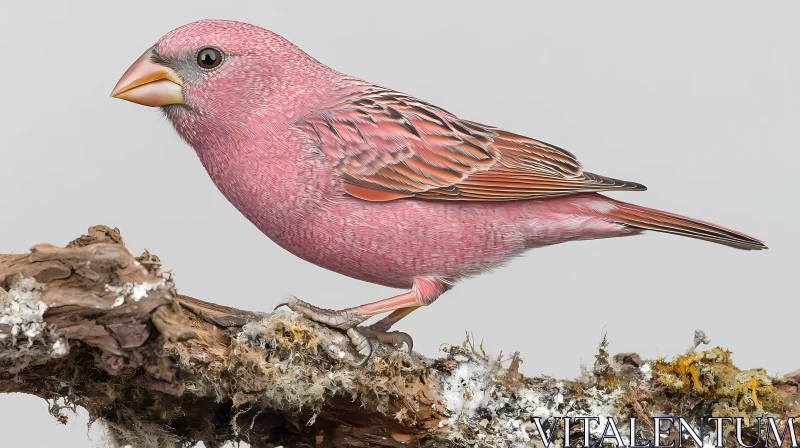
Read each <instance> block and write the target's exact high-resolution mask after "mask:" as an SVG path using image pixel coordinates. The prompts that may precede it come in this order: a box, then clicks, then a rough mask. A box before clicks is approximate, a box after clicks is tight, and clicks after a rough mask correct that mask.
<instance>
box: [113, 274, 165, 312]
mask: <svg viewBox="0 0 800 448" xmlns="http://www.w3.org/2000/svg"><path fill="white" fill-rule="evenodd" d="M143 269H144V268H143ZM171 286H172V277H171V275H170V274H169V273H164V274H162V276H161V279H159V281H157V282H155V283H148V282H142V283H134V282H125V283H123V284H122V285H120V286H113V285H105V290H106V292H110V293H114V294H119V296H117V298H116V300H114V304H113V305H112V306H113V307H114V308H116V307H118V306H121V305H123V304H124V303H126V301H134V302H138V301H140V300H142V299H143V298H145V297H147V294H148V293H149V292H150V291H158V290H162V289H165V288H168V287H171ZM167 297H169V296H167Z"/></svg>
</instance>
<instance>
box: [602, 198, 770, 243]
mask: <svg viewBox="0 0 800 448" xmlns="http://www.w3.org/2000/svg"><path fill="white" fill-rule="evenodd" d="M614 203H615V205H616V207H615V209H613V210H611V211H609V212H607V213H606V214H605V215H606V219H608V220H610V221H613V222H618V223H620V224H624V225H626V226H630V227H635V228H637V229H643V230H655V231H657V232H665V233H673V234H675V235H683V236H688V237H689V238H697V239H701V240H706V241H711V242H713V243H719V244H724V245H726V246H731V247H735V248H737V249H745V250H761V249H766V248H767V246H766V245H765V244H764V242H763V241H760V240H757V239H755V238H753V237H752V236H749V235H745V234H744V233H740V232H737V231H735V230H731V229H726V228H725V227H720V226H718V225H716V224H711V223H710V222H705V221H700V220H698V219H692V218H688V217H686V216H681V215H676V214H674V213H668V212H664V211H661V210H655V209H652V208H647V207H641V206H638V205H633V204H628V203H625V202H619V201H614Z"/></svg>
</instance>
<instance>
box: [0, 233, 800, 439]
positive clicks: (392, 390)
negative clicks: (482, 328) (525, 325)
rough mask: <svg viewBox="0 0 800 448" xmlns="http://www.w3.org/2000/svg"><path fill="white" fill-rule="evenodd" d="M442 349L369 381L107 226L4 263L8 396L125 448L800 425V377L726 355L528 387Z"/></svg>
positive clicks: (392, 353) (465, 350) (316, 333)
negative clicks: (212, 298) (76, 415)
mask: <svg viewBox="0 0 800 448" xmlns="http://www.w3.org/2000/svg"><path fill="white" fill-rule="evenodd" d="M704 342H707V340H705V339H704V337H703V335H702V334H698V337H697V338H696V345H699V344H701V343H704ZM442 351H443V353H444V357H442V358H440V359H428V358H425V357H423V356H421V355H418V354H416V353H415V354H413V355H410V356H409V355H407V354H405V353H403V352H401V351H397V350H394V349H392V348H391V347H386V346H383V345H381V344H376V347H375V355H374V356H373V358H372V360H371V361H370V363H369V364H368V365H367V366H366V367H364V368H353V367H350V365H349V362H350V361H352V360H354V359H355V357H356V356H358V355H357V354H355V353H353V351H352V348H351V347H350V344H349V342H348V340H347V338H346V337H345V336H344V335H343V334H342V333H340V332H338V331H333V330H330V329H328V328H325V327H322V326H319V325H317V324H315V323H313V322H309V321H307V320H305V319H302V318H300V317H298V316H296V315H294V314H292V313H290V312H288V311H285V310H284V311H278V312H275V313H273V314H269V315H267V314H257V313H253V312H248V311H242V310H237V309H233V308H229V307H225V306H221V305H216V304H213V303H209V302H204V301H201V300H197V299H194V298H191V297H187V296H184V295H181V294H179V293H178V292H177V291H176V288H175V284H174V282H173V280H172V278H171V275H170V274H169V273H168V272H162V270H161V263H160V261H159V259H158V257H156V256H154V255H152V254H149V253H147V252H145V253H144V254H142V255H140V256H138V257H134V256H133V255H131V254H130V253H129V252H128V250H127V249H126V248H125V246H124V244H123V241H122V238H121V236H120V233H119V231H118V230H117V229H110V228H108V227H105V226H96V227H93V228H91V229H89V233H88V234H87V235H84V236H81V237H80V238H78V239H76V240H75V241H72V242H71V243H69V244H67V245H66V246H65V247H56V246H52V245H49V244H40V245H37V246H35V247H33V248H32V249H31V251H30V253H27V254H18V255H0V391H1V392H22V393H27V394H32V395H36V396H39V397H42V398H44V399H46V400H48V402H49V403H50V413H51V414H52V415H53V416H54V417H55V418H57V419H58V420H59V421H62V422H63V423H66V420H67V418H68V416H69V412H68V410H69V409H74V408H75V407H77V406H80V407H83V408H85V409H86V410H87V411H88V413H89V415H90V416H91V418H92V419H93V421H99V422H101V424H103V425H106V426H107V428H108V434H109V445H119V446H122V445H128V444H129V445H132V446H142V447H151V446H152V447H155V446H159V447H161V446H176V447H178V446H192V445H194V444H196V443H198V442H205V444H206V446H209V447H214V446H221V445H222V444H223V443H225V442H227V441H242V442H247V443H249V444H251V445H252V446H256V447H272V446H298V447H302V446H308V447H344V446H355V447H401V446H402V447H407V446H412V447H414V446H425V447H454V446H527V445H530V444H537V445H538V444H540V443H538V442H533V441H536V440H540V439H539V434H538V431H537V429H535V422H534V417H542V421H543V426H544V429H545V430H546V431H549V429H550V426H551V424H550V423H549V418H550V417H552V416H579V415H589V416H600V417H601V418H605V417H616V418H618V419H625V420H624V421H627V418H628V417H631V416H636V417H639V418H640V419H641V420H640V422H641V423H640V424H641V425H642V426H641V427H640V431H641V434H640V437H641V438H642V440H651V439H652V430H653V427H652V424H649V423H648V422H650V420H649V418H650V417H652V416H653V415H662V414H672V415H679V416H683V417H685V418H687V420H690V421H695V420H696V419H697V418H699V417H702V416H711V415H731V416H740V417H743V418H745V420H746V421H749V422H752V421H754V420H755V418H756V417H765V416H773V417H775V418H776V419H778V421H782V422H785V421H787V419H789V418H790V417H796V416H798V415H799V414H800V404H798V402H800V391H799V390H798V381H800V371H798V372H795V373H793V374H790V375H787V376H785V377H783V378H775V377H771V376H769V375H768V374H767V373H766V372H764V371H763V370H760V369H753V370H740V369H738V368H736V367H735V366H734V365H733V364H732V363H731V362H730V352H728V351H726V350H723V349H721V348H713V349H710V350H706V351H695V350H694V349H690V350H689V351H687V352H686V353H685V354H683V355H680V356H678V357H676V358H674V359H672V360H663V359H660V360H654V361H645V360H641V359H640V358H639V356H637V355H636V354H619V355H614V356H612V355H610V354H609V353H608V348H607V343H606V342H605V340H604V341H603V342H602V343H601V344H600V347H599V352H598V355H597V359H596V361H595V363H594V366H592V368H591V369H587V370H586V371H585V372H584V374H583V375H582V376H581V377H580V378H578V379H574V380H558V379H554V378H527V377H524V376H523V375H521V374H519V372H518V369H519V365H520V362H521V359H520V357H519V355H518V354H514V355H512V356H510V357H505V358H504V357H502V355H501V356H500V357H490V356H488V355H487V354H486V353H484V352H483V350H482V347H480V346H478V347H476V346H475V344H474V343H473V342H472V341H471V340H469V339H468V340H467V341H466V342H465V343H464V344H461V345H449V344H443V345H442ZM798 420H800V419H798ZM619 421H622V420H619ZM796 424H797V423H795V425H796ZM562 431H563V425H558V426H557V428H556V436H555V437H556V438H559V437H562V438H563V434H562ZM623 432H624V431H623ZM571 433H572V435H573V437H572V440H573V443H575V444H578V443H579V441H580V440H582V437H583V436H582V432H581V430H580V428H579V427H578V426H577V425H576V426H575V427H573V428H572V431H571ZM798 434H800V429H798ZM730 436H731V435H730V434H729V435H728V437H730ZM754 436H755V433H754V432H752V431H749V430H748V433H747V435H746V437H749V438H750V439H748V440H755V438H754ZM592 437H593V439H592V440H593V441H598V440H599V439H598V438H597V437H598V434H593V435H592ZM558 446H561V445H560V444H559V445H558Z"/></svg>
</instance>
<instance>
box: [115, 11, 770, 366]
mask: <svg viewBox="0 0 800 448" xmlns="http://www.w3.org/2000/svg"><path fill="white" fill-rule="evenodd" d="M112 96H114V97H116V98H121V99H125V100H128V101H132V102H135V103H139V104H143V105H146V106H154V107H160V108H161V109H162V110H163V112H164V113H165V115H166V116H167V118H168V119H169V120H170V122H171V123H172V125H173V126H174V127H175V129H176V130H177V132H178V133H179V134H180V135H181V137H182V138H183V139H184V140H185V141H186V142H187V143H188V144H189V145H191V146H192V147H193V148H194V150H195V152H196V153H197V155H198V157H199V159H200V161H201V163H202V164H203V166H204V167H205V169H206V170H207V172H208V173H209V175H210V176H211V178H212V180H213V181H214V184H215V185H216V186H217V187H218V188H219V190H220V191H221V192H222V194H223V195H224V196H225V197H226V198H227V199H228V200H229V201H230V202H231V203H232V204H233V205H234V206H235V207H236V208H237V209H238V210H239V211H240V212H241V213H243V214H244V216H246V217H247V218H248V219H249V220H250V221H251V222H252V223H253V224H255V225H256V226H257V227H258V228H259V229H260V230H261V231H262V232H263V233H264V234H265V235H267V236H268V237H269V238H271V239H272V240H273V241H275V242H276V243H277V244H279V245H280V246H282V247H283V248H285V249H287V250H289V251H290V252H292V253H293V254H295V255H297V256H299V257H301V258H303V259H305V260H308V261H310V262H312V263H315V264H317V265H319V266H322V267H324V268H327V269H330V270H333V271H335V272H339V273H341V274H344V275H347V276H350V277H353V278H356V279H360V280H364V281H368V282H372V283H377V284H380V285H385V286H390V287H395V288H404V289H407V290H408V291H407V292H405V293H403V294H400V295H397V296H395V297H392V298H389V299H386V300H380V301H377V302H373V303H369V304H366V305H361V306H357V307H353V308H348V309H344V310H335V311H334V310H327V309H321V308H317V307H315V306H313V305H310V304H308V303H306V302H303V301H301V300H298V299H292V300H290V301H288V302H287V303H285V305H287V306H289V307H290V308H291V309H293V310H294V311H296V312H299V313H302V314H303V315H304V316H306V317H308V318H310V319H312V320H315V321H317V322H320V323H323V324H326V325H329V326H331V327H335V328H339V329H341V330H343V331H345V332H346V333H347V334H348V336H349V337H350V339H351V341H352V342H353V343H354V344H355V345H356V347H357V348H358V350H359V351H362V350H367V351H368V353H367V355H366V356H365V357H364V358H363V359H362V361H361V363H365V362H367V360H368V359H369V356H370V354H371V352H372V345H371V341H372V340H380V341H383V342H386V343H389V344H395V345H400V344H406V345H407V346H408V349H409V351H410V350H411V346H412V342H411V338H410V337H409V336H408V335H407V334H406V333H402V332H398V331H390V329H391V327H392V326H393V325H394V324H395V323H396V322H397V321H399V320H400V319H402V318H403V317H405V316H407V315H408V314H409V313H411V312H412V311H414V310H416V309H418V308H420V307H422V306H425V305H429V304H431V303H432V302H433V301H434V300H436V299H437V298H438V297H439V296H440V295H441V294H443V293H444V292H446V291H447V290H449V289H450V288H452V287H453V285H454V284H455V283H456V282H458V281H459V280H461V279H463V278H466V277H469V276H474V275H477V274H480V273H482V272H485V271H486V270H488V269H491V268H492V267H495V266H498V265H501V264H502V263H503V262H505V261H507V260H509V259H511V258H513V257H515V256H517V255H519V254H520V253H522V252H524V251H526V250H528V249H531V248H537V247H542V246H548V245H552V244H558V243H563V242H567V241H577V240H589V239H598V238H613V237H621V236H629V235H635V234H638V233H640V232H641V231H643V230H655V231H658V232H666V233H673V234H676V235H683V236H688V237H692V238H698V239H703V240H707V241H712V242H716V243H721V244H726V245H729V246H733V247H737V248H740V249H766V246H765V245H764V243H762V242H761V241H759V240H757V239H755V238H752V237H750V236H747V235H745V234H743V233H739V232H736V231H733V230H729V229H726V228H723V227H720V226H717V225H714V224H711V223H708V222H704V221H699V220H695V219H691V218H687V217H684V216H680V215H675V214H672V213H667V212H662V211H658V210H653V209H649V208H645V207H640V206H636V205H632V204H627V203H623V202H619V201H616V200H613V199H610V198H607V197H605V196H602V195H600V194H598V192H601V191H624V190H630V191H641V190H644V189H645V187H644V186H643V185H641V184H638V183H635V182H629V181H623V180H619V179H614V178H611V177H606V176H601V175H598V174H593V173H590V172H587V171H584V170H583V167H582V165H581V163H580V162H579V161H578V159H577V158H576V157H575V156H574V155H573V154H572V153H570V152H569V151H566V150H564V149H561V148H559V147H556V146H553V145H550V144H548V143H545V142H542V141H539V140H535V139H532V138H528V137H525V136H522V135H518V134H514V133H512V132H509V131H506V130H503V129H500V128H497V127H493V126H487V125H483V124H480V123H476V122H473V121H469V120H464V119H461V118H459V117H457V116H455V115H453V114H451V113H450V112H448V111H446V110H444V109H442V108H439V107H437V106H434V105H432V104H430V103H427V102H425V101H422V100H420V99H417V98H414V97H412V96H409V95H406V94H404V93H400V92H396V91H393V90H391V89H387V88H384V87H380V86H377V85H374V84H371V83H369V82H367V81H364V80H361V79H358V78H355V77H352V76H348V75H345V74H342V73H339V72H337V71H336V70H333V69H331V68H330V67H327V66H326V65H324V64H322V63H321V62H319V61H317V60H316V59H314V58H312V57H311V56H309V55H308V54H306V53H305V52H303V51H302V50H300V49H299V48H298V47H296V46H295V45H293V44H292V43H290V42H289V41H287V40H286V39H284V38H282V37H281V36H279V35H277V34H275V33H272V32H270V31H268V30H265V29H262V28H259V27H257V26H254V25H249V24H245V23H239V22H232V21H224V20H204V21H200V22H194V23H190V24H188V25H185V26H182V27H180V28H177V29H175V30H173V31H171V32H169V33H168V34H166V35H165V36H164V37H162V38H161V39H160V40H159V41H158V43H156V45H154V46H153V47H151V48H149V49H148V50H147V51H145V53H144V54H143V55H142V56H141V57H140V58H139V59H138V60H137V61H136V62H135V63H134V64H133V65H132V66H131V67H130V68H129V69H128V71H126V72H125V74H124V75H123V76H122V79H120V81H119V83H118V84H117V86H116V87H115V88H114V91H113V92H112ZM384 313H390V314H389V315H388V316H387V317H385V318H384V319H383V320H381V321H379V322H377V323H376V324H373V325H371V326H360V325H361V324H362V323H363V322H364V321H366V320H367V319H368V318H370V317H373V316H376V315H379V314H384Z"/></svg>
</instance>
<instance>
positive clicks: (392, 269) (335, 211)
mask: <svg viewBox="0 0 800 448" xmlns="http://www.w3.org/2000/svg"><path fill="white" fill-rule="evenodd" d="M592 196H596V197H592ZM596 200H601V201H602V200H607V199H606V198H604V197H602V196H599V195H590V196H589V197H585V198H584V197H580V196H578V197H572V198H552V199H540V200H529V201H513V202H480V203H466V202H444V201H419V200H397V201H390V202H382V203H373V202H366V201H362V200H358V199H355V198H350V197H343V198H341V199H339V200H336V201H334V202H333V203H332V204H331V205H329V206H327V207H325V208H324V209H321V210H320V213H319V214H317V215H316V216H315V217H314V218H312V219H309V220H307V221H305V222H304V223H302V224H300V225H298V226H297V228H296V229H295V231H287V232H286V233H284V234H283V235H281V236H280V237H279V238H278V239H277V240H276V242H277V243H278V244H280V245H281V246H283V247H284V248H286V249H287V250H289V251H290V252H292V253H294V254H295V255H298V256H300V257H301V258H303V259H305V260H307V261H310V262H312V263H314V264H316V265H318V266H321V267H324V268H326V269H329V270H332V271H335V272H338V273H341V274H343V275H347V276H349V277H353V278H357V279H360V280H364V281H368V282H372V283H377V284H381V285H385V286H391V287H397V288H410V287H411V286H412V283H413V280H414V278H415V277H421V276H433V277H437V278H440V279H444V280H447V281H451V282H455V281H458V280H460V279H462V278H465V277H470V276H474V275H477V274H480V273H482V272H485V271H487V270H491V269H494V268H497V267H499V266H501V265H502V264H504V263H506V262H508V261H510V260H512V259H513V258H515V257H516V256H518V255H521V254H522V253H524V252H525V251H526V250H527V249H530V248H534V247H542V246H548V245H552V244H558V243H562V242H566V241H571V240H579V239H594V238H605V237H609V236H622V235H623V234H626V233H633V232H631V231H629V230H628V229H625V228H624V227H623V226H620V225H617V224H614V223H609V222H607V221H605V220H602V219H600V218H598V216H597V214H596V213H595V212H593V211H590V212H587V210H586V208H585V207H582V206H581V205H582V203H583V202H586V201H596Z"/></svg>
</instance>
